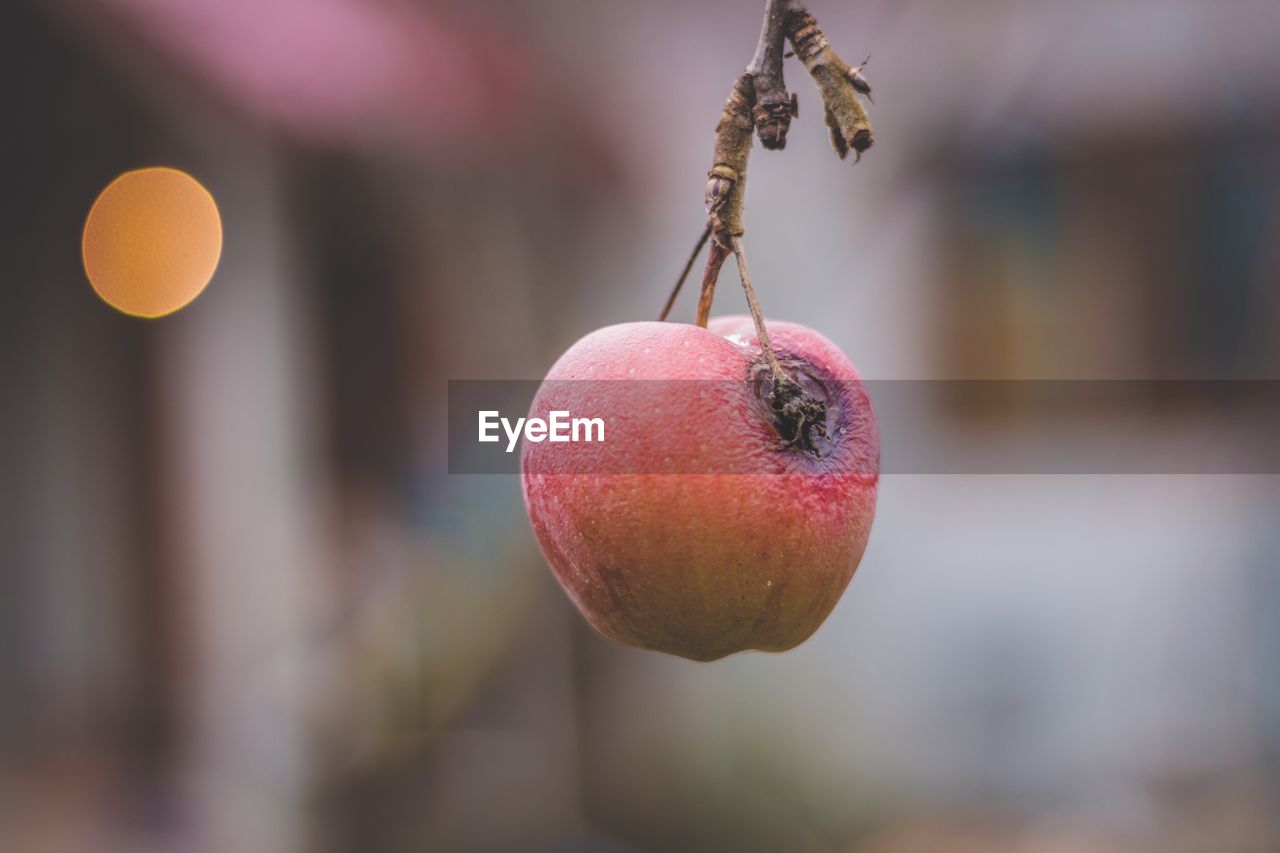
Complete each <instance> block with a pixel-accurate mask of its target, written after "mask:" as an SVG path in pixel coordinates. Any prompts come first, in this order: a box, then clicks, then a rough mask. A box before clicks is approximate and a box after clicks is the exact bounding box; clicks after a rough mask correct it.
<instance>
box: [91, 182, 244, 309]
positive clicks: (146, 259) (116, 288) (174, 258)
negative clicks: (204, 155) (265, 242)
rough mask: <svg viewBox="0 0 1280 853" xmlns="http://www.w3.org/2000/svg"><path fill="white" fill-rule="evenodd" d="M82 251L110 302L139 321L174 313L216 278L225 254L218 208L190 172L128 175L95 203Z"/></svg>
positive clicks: (94, 279)
mask: <svg viewBox="0 0 1280 853" xmlns="http://www.w3.org/2000/svg"><path fill="white" fill-rule="evenodd" d="M81 252H82V255H83V257H84V269H85V273H86V274H87V275H88V276H89V282H90V283H91V284H92V285H93V289H94V290H95V291H97V293H98V295H99V296H101V297H102V299H103V300H104V301H105V302H106V303H107V304H108V305H110V306H112V307H113V308H116V309H117V310H119V311H123V312H124V313H126V314H131V315H133V316H135V317H163V316H164V315H166V314H172V313H173V312H174V311H177V310H178V309H179V308H182V307H183V306H184V305H187V304H188V303H189V302H191V300H193V299H195V298H196V297H197V296H199V295H200V293H201V291H203V290H204V288H205V286H206V285H207V284H208V283H209V280H210V279H211V278H213V271H214V270H215V269H216V268H217V266H218V258H219V257H220V256H221V254H222V219H221V218H220V217H219V215H218V205H217V203H215V202H214V200H213V196H212V195H210V194H209V191H208V190H206V189H205V188H204V187H203V186H201V184H200V182H199V181H197V180H196V179H195V178H193V177H191V176H190V175H188V174H187V173H186V172H182V171H179V170H177V169H169V168H150V169H139V170H137V171H133V172H126V173H124V174H123V175H121V176H120V177H118V178H116V179H115V180H114V181H112V182H111V183H110V184H109V185H108V186H107V188H106V189H104V190H103V191H102V194H101V195H99V196H98V198H97V200H96V201H94V203H93V207H92V208H91V209H90V210H89V217H88V219H87V220H86V221H85V224H84V240H83V243H82V245H81Z"/></svg>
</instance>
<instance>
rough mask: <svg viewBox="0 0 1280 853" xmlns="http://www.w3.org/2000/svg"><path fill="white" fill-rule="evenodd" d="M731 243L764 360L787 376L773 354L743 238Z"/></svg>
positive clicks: (780, 373) (735, 238)
mask: <svg viewBox="0 0 1280 853" xmlns="http://www.w3.org/2000/svg"><path fill="white" fill-rule="evenodd" d="M731 245H732V246H733V256H734V257H735V258H737V260H738V278H740V279H742V289H743V291H744V292H745V293H746V294H747V308H749V309H751V319H752V320H754V321H755V323H756V340H758V341H759V342H760V350H761V352H763V353H764V360H765V361H766V362H768V364H769V370H770V371H771V372H772V373H773V375H774V376H775V377H778V376H786V373H784V372H783V370H782V367H781V365H779V364H778V357H777V356H776V355H774V354H773V347H772V346H770V344H769V332H768V331H767V330H766V329H765V327H764V313H763V312H762V311H761V310H760V300H759V299H757V298H756V289H755V288H754V287H752V286H751V273H749V272H748V271H747V253H746V252H744V251H743V250H742V238H741V237H734V238H733V240H732V243H731Z"/></svg>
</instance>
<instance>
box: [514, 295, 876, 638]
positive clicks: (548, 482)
mask: <svg viewBox="0 0 1280 853" xmlns="http://www.w3.org/2000/svg"><path fill="white" fill-rule="evenodd" d="M767 328H768V330H769V336H770V339H771V342H772V344H773V349H774V351H775V352H776V353H777V356H778V359H779V362H780V363H781V364H782V365H783V367H784V370H785V371H786V372H787V373H788V374H789V375H790V376H791V377H793V378H794V379H795V380H797V381H798V382H799V384H800V385H801V386H802V387H803V388H804V389H805V390H806V391H807V392H809V394H811V395H812V396H813V397H815V398H817V399H819V400H821V401H822V402H823V403H824V404H825V411H823V412H822V413H821V423H820V424H818V425H815V426H810V427H807V428H805V430H804V432H805V434H804V435H800V436H794V435H793V436H791V438H793V439H794V440H793V441H791V442H790V443H789V444H788V443H786V442H785V440H784V438H783V435H784V434H785V433H786V432H787V429H788V428H787V425H786V424H784V423H782V422H781V421H780V420H779V416H778V413H777V411H776V410H774V409H771V408H770V406H769V404H768V401H769V398H770V389H771V387H772V382H771V380H770V377H771V376H772V374H771V373H770V372H769V371H768V369H767V368H766V367H765V366H764V360H763V357H762V353H761V349H760V346H759V344H758V342H757V340H756V335H755V330H754V326H753V325H752V322H751V319H750V318H749V317H725V318H720V319H718V320H714V321H712V323H711V324H710V326H709V328H706V329H702V328H698V327H697V326H690V325H683V324H679V323H657V322H646V323H624V324H622V325H617V326H609V327H607V328H604V329H600V330H599V331H596V332H593V333H591V334H589V335H587V336H586V337H585V338H583V339H582V340H580V341H578V342H577V343H576V344H574V345H573V346H572V347H570V348H569V351H568V352H566V353H565V354H564V355H563V356H561V357H560V359H559V361H557V362H556V363H555V365H554V366H553V367H552V368H551V371H550V373H548V375H547V379H546V381H544V382H543V384H542V386H541V387H540V389H539V391H538V393H537V396H536V397H535V399H534V402H533V406H532V409H531V411H530V418H533V417H541V418H543V419H546V418H547V417H548V414H549V413H550V412H552V411H557V410H559V411H564V412H569V413H570V414H571V415H573V416H574V417H579V416H583V417H588V416H589V417H600V418H603V419H604V421H605V436H604V438H605V440H604V441H602V442H592V443H587V442H576V443H564V442H560V443H551V442H549V441H542V442H537V443H535V442H531V441H529V440H527V439H526V440H525V441H524V442H523V448H522V453H523V456H522V460H521V470H522V484H523V488H524V498H525V506H526V508H527V509H528V512H529V520H530V522H531V523H532V525H533V531H534V534H535V536H536V537H537V540H538V544H539V545H540V546H541V548H542V552H543V554H544V555H545V556H546V558H547V562H548V563H550V564H551V569H552V571H554V572H555V575H556V577H557V578H558V579H559V581H560V583H561V585H562V586H563V587H564V589H565V591H566V592H567V593H568V594H569V597H570V598H571V599H572V600H573V602H574V604H576V605H577V607H578V609H579V610H581V611H582V614H583V615H584V616H585V617H586V618H587V620H588V621H589V622H590V623H591V624H592V625H594V626H595V627H596V629H597V630H599V631H600V633H602V634H604V635H605V636H606V637H609V638H611V639H613V640H616V641H617V642H619V643H623V644H625V645H629V646H638V647H641V648H646V649H654V650H657V651H662V652H669V653H671V654H675V655H680V656H682V657H686V658H691V659H693V660H699V661H709V660H715V659H717V658H721V657H724V656H725V655H728V654H732V653H733V652H737V651H742V650H744V649H759V650H763V651H775V652H776V651H784V650H786V649H790V648H792V647H794V646H796V645H798V644H799V643H801V642H803V641H804V640H806V639H807V638H808V637H809V636H810V635H811V634H813V632H814V631H815V630H817V628H818V626H819V625H821V624H822V622H823V620H825V619H826V617H827V615H828V614H829V613H830V612H831V610H832V608H833V607H835V604H836V602H837V601H838V600H839V598H840V595H841V594H842V593H843V592H844V589H845V587H846V586H848V584H849V581H850V580H851V579H852V577H853V573H854V570H855V569H857V567H858V562H859V561H860V560H861V558H862V553H863V550H864V549H865V548H866V544H867V537H868V535H869V533H870V531H871V520H872V517H873V515H874V513H875V504H876V487H877V483H878V468H879V458H880V443H879V435H878V433H877V430H876V422H875V416H874V414H873V413H872V411H871V404H870V401H869V399H868V398H867V395H866V391H865V388H864V387H863V385H862V383H861V381H860V380H859V378H858V374H857V372H856V371H855V370H854V367H853V365H852V364H850V363H849V360H848V359H847V358H846V357H845V356H844V354H843V353H842V352H840V350H839V349H838V348H837V347H836V346H835V345H834V344H833V343H831V342H830V341H829V340H827V339H826V338H824V337H822V336H821V335H819V334H818V333H816V332H814V331H812V330H810V329H807V328H805V327H804V326H799V325H796V324H794V323H782V322H770V323H768V324H767ZM619 380H629V381H619ZM640 380H660V381H640ZM784 384H785V383H784ZM824 433H825V434H824Z"/></svg>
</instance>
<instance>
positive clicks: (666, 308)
mask: <svg viewBox="0 0 1280 853" xmlns="http://www.w3.org/2000/svg"><path fill="white" fill-rule="evenodd" d="M710 236H711V220H710V219H708V220H707V225H706V227H705V228H703V229H702V236H701V237H699V238H698V242H697V243H696V244H695V245H694V247H693V251H692V252H690V253H689V260H687V261H685V263H684V269H683V270H681V271H680V277H679V278H678V279H676V286H675V287H673V288H672V289H671V295H670V296H668V297H667V304H666V305H663V306H662V313H661V314H659V315H658V322H659V323H661V322H662V321H664V320H666V319H667V315H668V314H670V313H671V306H672V305H675V304H676V297H677V296H679V295H680V288H682V287H684V280H685V279H686V278H688V277H689V271H690V270H691V269H693V262H694V261H696V260H697V259H698V255H700V254H701V253H702V247H703V246H705V245H707V238H708V237H710Z"/></svg>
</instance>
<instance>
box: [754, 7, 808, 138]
mask: <svg viewBox="0 0 1280 853" xmlns="http://www.w3.org/2000/svg"><path fill="white" fill-rule="evenodd" d="M791 6H792V0H768V2H767V4H766V5H765V10H764V23H763V24H762V25H761V28H760V41H759V43H758V44H757V45H756V55H755V56H754V57H752V59H751V63H750V64H749V65H748V66H747V74H748V75H750V76H751V80H752V84H753V85H754V87H755V93H756V103H755V109H754V110H752V114H751V115H752V118H753V119H754V120H755V123H756V133H757V134H758V135H759V136H760V143H761V144H762V145H764V147H765V148H768V149H771V150H779V149H782V148H784V147H786V144H787V130H788V129H789V128H790V127H791V118H792V116H794V115H796V114H797V112H798V102H797V101H796V97H795V95H792V94H790V93H788V92H787V84H786V81H785V80H784V79H783V74H782V57H783V41H784V36H785V35H786V21H787V14H788V12H789V11H790V10H791Z"/></svg>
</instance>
